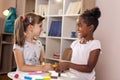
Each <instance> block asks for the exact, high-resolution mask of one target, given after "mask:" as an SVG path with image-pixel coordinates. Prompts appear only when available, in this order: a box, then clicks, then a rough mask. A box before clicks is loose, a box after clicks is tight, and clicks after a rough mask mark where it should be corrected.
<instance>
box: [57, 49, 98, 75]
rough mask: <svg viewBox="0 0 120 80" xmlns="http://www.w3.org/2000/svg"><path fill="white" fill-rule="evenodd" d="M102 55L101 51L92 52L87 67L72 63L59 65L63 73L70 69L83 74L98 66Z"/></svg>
mask: <svg viewBox="0 0 120 80" xmlns="http://www.w3.org/2000/svg"><path fill="white" fill-rule="evenodd" d="M99 54H100V49H96V50H93V51H91V53H90V56H89V60H88V63H87V65H78V64H74V63H71V62H61V63H59V68H58V69H60V70H61V71H64V70H67V69H68V68H72V69H75V70H77V71H81V72H87V73H89V72H91V71H92V70H93V68H94V67H95V65H96V64H97V61H98V57H99Z"/></svg>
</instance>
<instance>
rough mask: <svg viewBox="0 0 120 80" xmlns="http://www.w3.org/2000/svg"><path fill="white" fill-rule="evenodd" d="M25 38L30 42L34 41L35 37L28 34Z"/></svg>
mask: <svg viewBox="0 0 120 80" xmlns="http://www.w3.org/2000/svg"><path fill="white" fill-rule="evenodd" d="M25 40H26V41H28V42H30V43H33V41H34V37H33V36H31V35H26V37H25Z"/></svg>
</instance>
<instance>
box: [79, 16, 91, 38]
mask: <svg viewBox="0 0 120 80" xmlns="http://www.w3.org/2000/svg"><path fill="white" fill-rule="evenodd" d="M77 32H78V37H80V38H86V37H87V36H89V33H90V27H89V26H87V24H86V23H85V22H84V19H83V18H79V19H78V20H77Z"/></svg>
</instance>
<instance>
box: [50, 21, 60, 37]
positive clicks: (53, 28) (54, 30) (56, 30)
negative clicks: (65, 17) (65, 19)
mask: <svg viewBox="0 0 120 80" xmlns="http://www.w3.org/2000/svg"><path fill="white" fill-rule="evenodd" d="M61 23H62V22H61V21H52V22H51V25H50V29H49V33H48V36H57V37H60V36H61Z"/></svg>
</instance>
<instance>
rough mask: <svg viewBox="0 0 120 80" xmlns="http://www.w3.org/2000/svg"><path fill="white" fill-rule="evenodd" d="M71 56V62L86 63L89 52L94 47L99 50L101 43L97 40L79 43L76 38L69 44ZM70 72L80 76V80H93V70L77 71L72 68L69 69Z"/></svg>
mask: <svg viewBox="0 0 120 80" xmlns="http://www.w3.org/2000/svg"><path fill="white" fill-rule="evenodd" d="M71 48H72V51H73V53H72V58H71V62H72V63H75V64H83V65H86V64H87V62H88V59H89V55H90V52H91V51H92V50H95V49H100V50H101V44H100V41H99V40H91V41H89V42H87V43H86V44H81V43H80V40H76V41H74V42H73V43H72V44H71ZM70 72H72V73H73V74H75V75H76V76H78V77H79V78H80V80H95V71H94V70H93V71H92V72H91V73H84V72H79V71H76V70H74V69H70Z"/></svg>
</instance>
